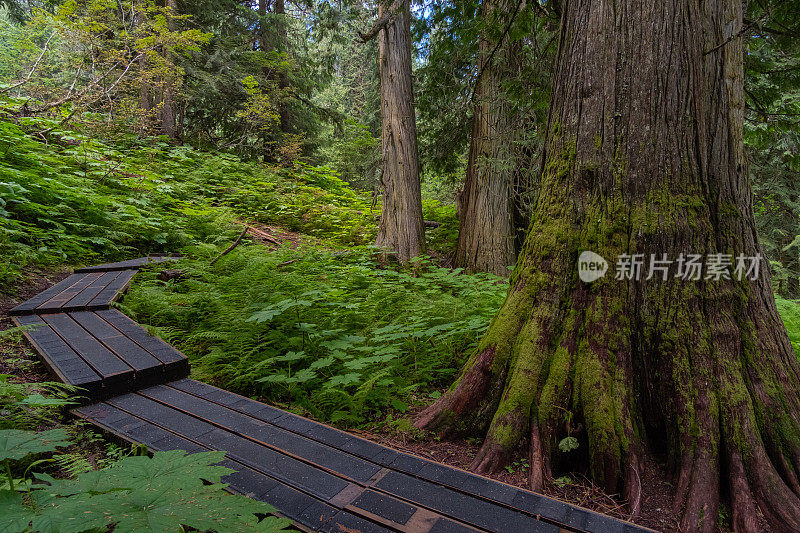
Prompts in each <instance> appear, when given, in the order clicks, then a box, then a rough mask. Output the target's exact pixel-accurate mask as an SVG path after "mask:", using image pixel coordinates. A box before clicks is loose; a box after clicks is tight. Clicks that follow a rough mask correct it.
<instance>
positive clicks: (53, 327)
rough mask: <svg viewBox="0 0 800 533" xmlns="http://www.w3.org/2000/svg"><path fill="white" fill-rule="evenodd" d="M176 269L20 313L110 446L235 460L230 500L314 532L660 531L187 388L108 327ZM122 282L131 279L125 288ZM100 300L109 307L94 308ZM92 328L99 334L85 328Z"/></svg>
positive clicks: (102, 269) (170, 359)
mask: <svg viewBox="0 0 800 533" xmlns="http://www.w3.org/2000/svg"><path fill="white" fill-rule="evenodd" d="M170 259H173V256H157V257H153V256H148V257H143V258H139V259H133V260H128V261H120V262H117V263H107V264H103V265H97V266H95V267H86V268H83V269H80V270H76V274H73V275H72V276H70V277H69V278H67V280H65V281H63V282H61V283H59V284H56V285H55V286H53V287H51V288H50V289H46V290H45V291H43V292H42V293H40V295H37V296H34V297H33V298H31V299H30V300H28V301H27V302H23V303H22V304H20V305H19V306H17V307H16V308H15V309H14V310H12V311H14V312H13V313H10V314H13V315H14V316H12V320H13V321H14V323H15V324H16V325H18V326H20V325H22V326H24V325H26V324H36V325H38V327H40V328H42V331H40V332H39V333H38V334H37V333H36V331H30V330H29V329H24V330H23V333H24V335H25V337H26V338H27V339H28V341H29V342H30V343H31V344H32V345H33V347H34V348H35V350H36V351H37V352H38V353H39V355H40V356H41V358H42V359H43V360H44V362H45V364H46V366H47V367H48V368H49V369H50V370H51V371H52V372H53V373H54V374H55V375H56V376H57V377H58V378H59V379H60V380H61V381H64V382H66V383H72V384H74V385H76V386H78V387H82V388H83V389H85V390H86V391H87V393H88V396H87V400H89V401H91V402H96V403H93V404H92V405H84V406H82V407H78V408H76V409H73V410H72V411H71V413H72V414H73V415H74V416H77V417H79V418H81V419H83V420H85V421H87V422H90V423H92V424H93V425H95V426H97V427H99V428H100V429H101V430H102V431H104V432H106V433H107V434H108V435H110V436H111V437H112V438H113V439H115V440H117V441H122V442H125V443H130V444H134V445H141V444H144V445H146V446H147V447H148V449H149V450H152V451H161V450H166V449H182V450H185V451H187V452H189V453H194V452H197V451H210V450H222V451H225V452H226V459H225V461H223V464H225V465H226V466H228V467H230V468H232V469H233V470H234V471H235V472H234V473H232V474H230V475H229V476H226V479H225V481H226V482H227V483H228V487H227V490H228V491H229V492H232V493H240V494H245V495H248V496H250V497H254V498H255V499H258V500H262V501H266V502H267V503H270V504H271V505H272V506H273V507H275V508H276V509H277V510H278V514H280V515H281V516H285V517H287V518H290V519H291V520H292V521H293V522H294V524H295V526H296V527H298V528H299V529H301V530H304V531H322V532H328V531H331V532H333V531H335V532H345V531H353V532H357V531H363V532H365V533H366V532H370V531H375V532H379V531H400V532H406V533H460V532H468V531H487V532H488V531H492V532H505V531H523V530H524V531H529V532H531V533H535V532H543V533H555V532H567V531H576V532H585V533H607V532H608V533H634V532H646V531H652V530H650V529H647V528H644V527H641V526H638V525H636V524H633V523H631V522H626V521H622V520H618V519H615V518H612V517H609V516H606V515H602V514H599V513H595V512H593V511H590V510H588V509H583V508H580V507H578V506H575V505H572V504H568V503H565V502H562V501H559V500H555V499H552V498H548V497H546V496H543V495H541V494H537V493H533V492H530V491H526V490H524V489H521V488H519V487H515V486H512V485H508V484H505V483H502V482H499V481H496V480H493V479H490V478H487V477H484V476H479V475H476V474H472V473H469V472H466V471H463V470H460V469H457V468H454V467H451V466H448V465H445V464H443V463H438V462H436V461H431V460H429V459H423V458H420V457H416V456H412V455H408V454H405V453H403V452H400V451H397V450H393V449H391V448H387V447H385V446H382V445H379V444H377V443H375V442H372V441H370V440H367V439H363V438H361V437H358V436H356V435H352V434H350V433H346V432H343V431H340V430H337V429H335V428H331V427H330V426H325V425H324V424H320V423H318V422H315V421H313V420H310V419H307V418H304V417H301V416H298V415H295V414H293V413H289V412H287V411H283V410H280V409H277V408H275V407H271V406H268V405H267V404H262V403H259V402H256V401H255V400H252V399H249V398H246V397H244V396H239V395H236V394H234V393H231V392H229V391H225V390H223V389H218V388H216V387H212V386H210V385H207V384H204V383H202V382H198V381H195V380H190V379H182V378H185V377H186V376H188V373H189V365H188V359H186V357H185V356H184V355H183V354H180V352H178V351H177V350H175V348H174V347H172V346H170V345H169V344H167V343H165V342H164V341H162V340H160V339H157V338H156V337H145V336H144V335H143V334H142V332H140V331H138V329H141V330H142V331H143V328H141V326H138V325H137V324H136V323H135V322H133V321H132V320H130V319H129V318H127V317H124V315H121V313H118V312H117V311H113V313H116V314H119V315H121V317H117V316H116V315H109V313H112V311H111V310H109V309H110V304H111V302H112V301H114V300H116V299H117V298H118V297H119V296H120V295H121V294H122V292H124V291H125V290H126V289H127V287H128V285H129V283H130V278H132V277H133V274H134V273H135V272H137V271H138V270H139V269H140V268H142V267H143V266H145V265H147V264H151V263H155V262H162V261H167V260H170ZM123 271H132V272H130V273H128V274H125V275H124V277H120V276H122V274H121V273H122V272H123ZM112 272H120V274H119V275H118V276H114V275H113V274H109V273H112ZM86 276H91V277H86ZM101 278H102V279H103V280H108V282H107V283H105V285H103V282H100V281H97V280H99V279H101ZM115 279H120V280H124V283H122V282H118V283H116V284H113V281H114V280H115ZM77 282H80V283H79V284H78V285H77V286H76V283H77ZM101 285H103V286H102V287H101ZM57 287H58V288H57ZM112 289H113V290H112ZM87 290H88V291H90V293H89V294H85V293H84V292H83V291H87ZM112 293H113V294H112ZM101 294H102V295H103V301H102V302H98V303H97V305H94V306H90V305H89V304H91V303H92V302H95V300H96V299H97V298H98V297H100V295H101ZM70 301H72V302H74V303H75V304H76V305H74V306H70V305H69V302H70ZM47 302H50V303H49V304H48V303H47ZM45 304H46V305H45ZM65 304H66V305H65ZM77 304H80V305H77ZM75 313H77V314H75ZM80 313H86V316H83V315H79V314H80ZM102 313H105V315H103V314H102ZM94 315H96V316H94ZM81 317H82V318H84V319H86V320H91V321H94V322H87V321H83V322H82V321H81V320H75V318H81ZM123 317H124V319H123ZM131 328H138V329H131ZM89 330H93V331H94V333H98V332H101V333H98V336H95V335H94V334H93V333H91V332H90V331H89ZM84 336H85V338H84ZM126 350H128V351H127V352H126ZM126 354H127V356H129V357H130V360H126ZM134 354H135V355H136V356H137V357H138V361H134ZM147 357H150V358H151V359H153V360H155V359H158V358H160V360H159V363H160V364H161V365H162V366H161V367H156V366H153V365H155V363H153V364H151V365H149V366H148V363H145V362H142V361H144V360H147ZM111 359H113V361H111ZM167 365H170V366H169V367H168V366H167ZM174 380H177V381H174ZM154 413H159V414H158V415H156V414H154ZM159 417H161V418H159ZM181 428H183V429H181ZM225 448H228V449H225ZM348 468H350V470H348ZM284 470H285V472H284ZM286 472H288V473H286Z"/></svg>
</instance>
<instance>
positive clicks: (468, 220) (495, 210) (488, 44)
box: [455, 0, 519, 275]
mask: <svg viewBox="0 0 800 533" xmlns="http://www.w3.org/2000/svg"><path fill="white" fill-rule="evenodd" d="M509 8H512V9H513V6H511V5H510V2H508V1H506V0H500V1H499V2H497V1H495V0H486V1H484V3H483V6H482V16H483V19H484V20H485V21H486V23H487V25H488V24H489V21H490V20H491V21H494V20H495V19H500V20H501V22H502V23H505V20H504V19H505V18H506V17H508V16H509V15H510V12H511V9H509ZM498 14H500V15H501V16H500V17H498ZM488 34H489V31H488V30H484V33H483V35H481V38H480V42H479V44H478V56H479V64H478V68H479V72H480V78H479V79H478V81H477V87H476V88H475V95H474V102H475V103H474V113H475V116H474V118H473V122H472V138H471V141H470V148H469V160H468V163H467V173H466V178H465V180H464V189H463V190H462V191H461V193H460V194H459V206H460V212H459V219H460V220H459V232H458V244H457V246H456V255H455V264H456V265H457V266H460V267H464V268H466V269H468V270H471V271H482V272H493V273H495V274H499V275H507V274H508V267H509V266H511V265H512V264H513V263H514V260H515V259H516V249H515V237H516V235H515V229H514V199H513V193H514V174H515V171H516V165H515V159H516V158H515V153H516V151H517V147H516V145H515V143H514V123H513V121H512V116H511V109H510V108H511V104H510V102H509V101H508V97H507V96H506V95H504V94H503V88H502V82H503V79H505V76H507V75H508V74H509V71H510V70H511V69H510V67H511V65H512V64H513V63H514V61H515V54H516V53H517V52H519V50H518V47H515V46H512V45H511V44H510V42H509V39H508V38H507V37H506V38H504V39H503V42H502V43H500V45H499V47H498V43H497V41H496V40H494V41H493V40H492V39H491V38H490V37H489V35H488ZM493 50H496V52H495V54H494V57H493V58H492V57H490V56H491V54H492V51H493Z"/></svg>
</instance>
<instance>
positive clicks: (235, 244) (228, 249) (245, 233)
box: [209, 226, 250, 265]
mask: <svg viewBox="0 0 800 533" xmlns="http://www.w3.org/2000/svg"><path fill="white" fill-rule="evenodd" d="M248 229H250V226H245V227H244V229H243V230H242V232H241V233H240V234H239V236H238V237H236V240H235V241H233V244H231V245H230V246H228V247H227V248H226V249H225V251H224V252H222V253H221V254H219V255H218V256H217V257H215V258H214V259H213V260H212V261H211V263H209V265H213V264H214V263H216V262H217V261H219V260H220V258H221V257H222V256H223V255H227V254H229V253H230V252H231V251H232V250H233V249H234V248H236V247H237V246H239V243H240V242H242V238H243V237H244V236H245V235H247V230H248Z"/></svg>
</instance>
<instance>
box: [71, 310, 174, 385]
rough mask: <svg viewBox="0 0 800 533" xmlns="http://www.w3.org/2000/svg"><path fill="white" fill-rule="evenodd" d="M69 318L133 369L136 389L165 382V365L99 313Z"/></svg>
mask: <svg viewBox="0 0 800 533" xmlns="http://www.w3.org/2000/svg"><path fill="white" fill-rule="evenodd" d="M69 316H70V317H71V318H72V319H73V320H74V321H75V322H77V323H78V324H80V325H81V326H82V327H83V329H85V330H86V331H87V332H89V334H90V335H92V336H93V337H94V338H96V339H97V340H99V341H100V342H101V343H102V344H103V345H104V346H105V347H106V348H108V349H109V350H111V351H112V352H113V353H114V354H115V355H116V356H117V357H119V358H120V359H121V360H123V361H124V362H125V363H126V364H127V365H128V366H130V367H131V368H133V370H134V379H135V387H137V388H139V387H148V386H151V385H154V384H156V383H162V382H163V381H164V364H163V363H162V362H161V361H159V360H158V359H156V358H155V357H154V356H153V355H152V354H151V353H150V352H148V351H147V350H145V349H144V348H142V347H141V346H139V345H138V344H136V342H134V341H133V340H132V339H130V338H128V337H127V336H125V334H124V333H122V332H121V331H119V330H118V329H117V328H115V327H114V326H112V325H111V324H109V323H108V322H106V321H105V320H103V319H102V318H101V317H100V316H99V315H98V314H97V313H94V312H92V311H77V312H73V313H69Z"/></svg>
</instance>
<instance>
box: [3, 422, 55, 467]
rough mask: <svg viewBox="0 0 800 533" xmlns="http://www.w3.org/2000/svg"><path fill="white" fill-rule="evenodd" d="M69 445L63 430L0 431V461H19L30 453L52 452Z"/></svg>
mask: <svg viewBox="0 0 800 533" xmlns="http://www.w3.org/2000/svg"><path fill="white" fill-rule="evenodd" d="M69 444H70V441H69V440H68V439H67V432H66V430H64V429H51V430H49V431H41V432H36V431H23V430H19V429H3V430H0V461H2V460H4V459H11V460H19V459H22V458H24V457H26V456H28V455H30V454H32V453H44V452H54V451H56V450H57V449H58V448H62V447H64V446H69Z"/></svg>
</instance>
